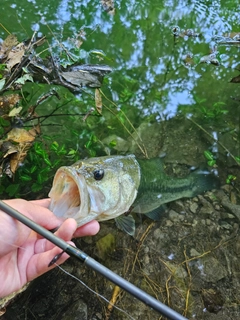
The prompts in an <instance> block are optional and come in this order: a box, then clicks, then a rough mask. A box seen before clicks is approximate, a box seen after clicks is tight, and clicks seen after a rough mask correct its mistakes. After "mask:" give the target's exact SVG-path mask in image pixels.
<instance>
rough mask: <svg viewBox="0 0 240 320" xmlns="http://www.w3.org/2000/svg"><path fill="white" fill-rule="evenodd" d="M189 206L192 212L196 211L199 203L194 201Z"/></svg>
mask: <svg viewBox="0 0 240 320" xmlns="http://www.w3.org/2000/svg"><path fill="white" fill-rule="evenodd" d="M189 208H190V211H191V212H192V213H196V212H197V209H198V204H197V203H196V202H192V203H191V204H190V207H189Z"/></svg>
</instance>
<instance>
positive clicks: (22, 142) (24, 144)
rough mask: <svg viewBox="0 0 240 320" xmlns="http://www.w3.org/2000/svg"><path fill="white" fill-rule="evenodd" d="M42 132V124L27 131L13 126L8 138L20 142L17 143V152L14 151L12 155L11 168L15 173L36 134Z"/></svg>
mask: <svg viewBox="0 0 240 320" xmlns="http://www.w3.org/2000/svg"><path fill="white" fill-rule="evenodd" d="M39 133H40V125H37V126H36V127H34V128H32V129H31V130H29V131H27V130H25V129H23V128H13V129H12V130H11V131H10V132H9V133H8V135H7V140H8V141H12V142H15V143H18V144H17V145H15V147H16V149H17V152H14V153H12V155H11V157H10V169H11V172H12V173H13V174H14V173H15V172H16V170H17V168H18V167H19V165H20V163H22V162H23V161H24V159H25V157H26V155H27V153H28V150H29V149H30V148H31V146H32V144H33V141H34V140H35V138H36V136H37V135H38V134H39Z"/></svg>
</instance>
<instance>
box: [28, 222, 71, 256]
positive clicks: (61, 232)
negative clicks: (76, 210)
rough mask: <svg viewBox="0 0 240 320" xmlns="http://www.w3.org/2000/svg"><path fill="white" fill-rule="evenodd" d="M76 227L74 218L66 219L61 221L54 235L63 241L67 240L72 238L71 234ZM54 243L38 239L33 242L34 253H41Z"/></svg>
mask: <svg viewBox="0 0 240 320" xmlns="http://www.w3.org/2000/svg"><path fill="white" fill-rule="evenodd" d="M76 228H77V223H76V221H75V220H74V219H67V220H65V221H64V222H63V224H62V225H61V226H60V228H59V229H58V230H57V232H56V233H55V235H56V236H57V237H59V238H61V239H63V240H65V241H69V240H71V239H72V238H73V234H74V232H75V230H76ZM54 246H55V245H54V244H53V243H52V242H50V241H48V240H46V239H39V240H38V241H36V243H35V247H34V253H35V254H38V253H42V252H45V251H48V250H51V249H52V248H53V247H54Z"/></svg>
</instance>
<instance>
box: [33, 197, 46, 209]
mask: <svg viewBox="0 0 240 320" xmlns="http://www.w3.org/2000/svg"><path fill="white" fill-rule="evenodd" d="M30 202H32V203H33V204H36V205H38V206H40V207H45V208H48V207H49V205H50V202H51V199H50V198H45V199H39V200H32V201H30Z"/></svg>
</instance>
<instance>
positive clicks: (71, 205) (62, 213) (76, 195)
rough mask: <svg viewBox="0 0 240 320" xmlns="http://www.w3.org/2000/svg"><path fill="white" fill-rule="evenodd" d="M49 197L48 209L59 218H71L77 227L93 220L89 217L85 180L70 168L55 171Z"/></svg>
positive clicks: (88, 201) (88, 200)
mask: <svg viewBox="0 0 240 320" xmlns="http://www.w3.org/2000/svg"><path fill="white" fill-rule="evenodd" d="M49 197H50V198H51V203H50V206H49V209H50V210H51V211H52V212H53V213H54V214H55V215H56V216H58V217H59V218H64V219H66V218H73V219H75V220H76V221H77V223H78V226H80V225H84V224H85V223H87V222H89V221H91V220H93V219H94V217H90V216H89V208H90V199H89V195H88V189H87V184H86V181H85V178H84V177H83V176H82V175H81V174H78V172H77V170H76V169H74V168H72V167H61V168H59V169H58V170H57V172H56V174H55V177H54V180H53V185H52V189H51V190H50V192H49Z"/></svg>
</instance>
